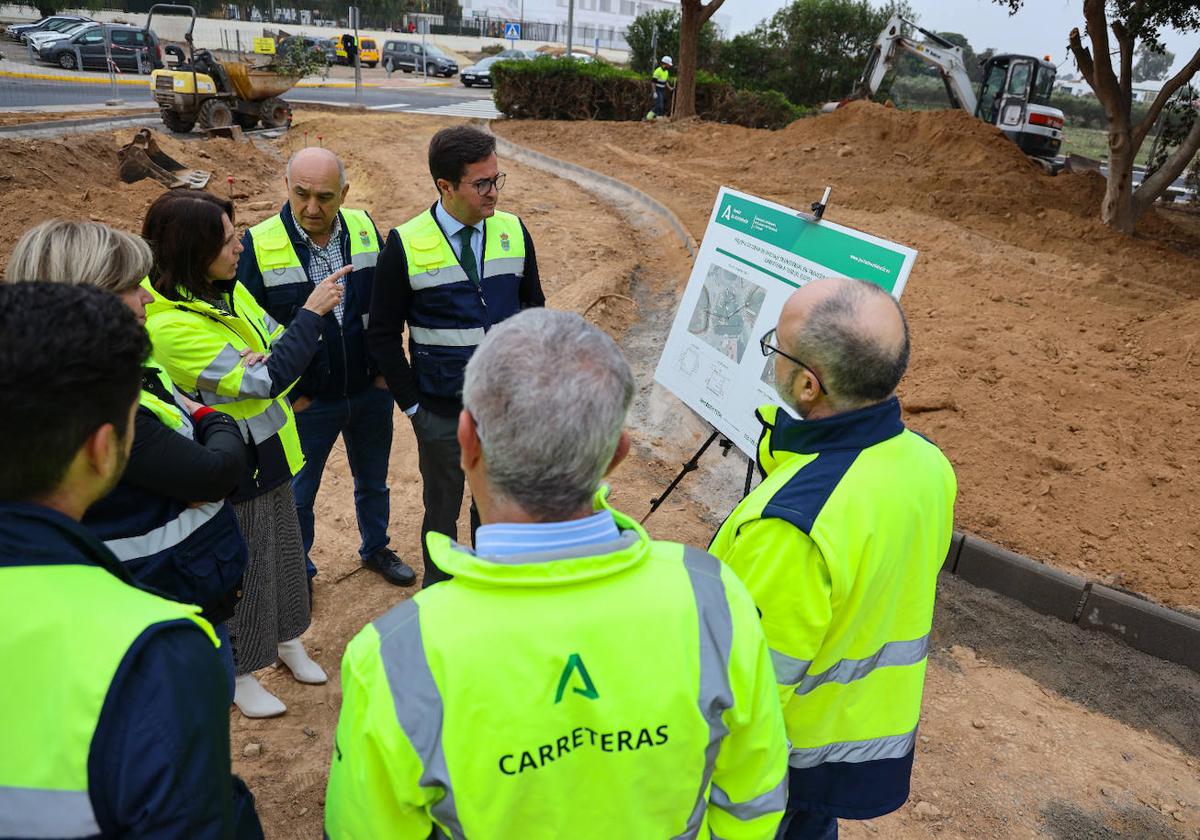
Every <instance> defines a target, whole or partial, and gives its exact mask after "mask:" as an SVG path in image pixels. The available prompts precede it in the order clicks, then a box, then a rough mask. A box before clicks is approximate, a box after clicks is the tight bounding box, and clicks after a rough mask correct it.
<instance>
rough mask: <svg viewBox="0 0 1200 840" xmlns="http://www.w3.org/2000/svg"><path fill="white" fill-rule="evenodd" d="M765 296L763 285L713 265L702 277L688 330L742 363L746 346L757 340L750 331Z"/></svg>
mask: <svg viewBox="0 0 1200 840" xmlns="http://www.w3.org/2000/svg"><path fill="white" fill-rule="evenodd" d="M766 299H767V291H766V289H764V288H763V287H762V286H759V285H758V284H757V283H752V282H751V281H749V280H747V279H746V278H744V277H740V276H739V275H737V274H734V273H733V272H732V271H727V270H726V269H724V268H721V267H720V266H716V265H714V266H712V267H710V268H709V270H708V274H707V275H706V276H705V278H704V286H703V287H702V288H701V290H700V298H699V300H698V301H697V302H696V308H695V309H694V310H693V311H692V318H691V321H690V322H689V323H688V332H690V333H691V334H692V335H694V336H696V337H697V338H699V339H701V340H702V341H704V342H705V343H706V344H709V345H710V346H712V347H714V348H716V349H717V350H718V351H720V352H721V353H724V354H725V355H726V356H728V357H729V358H731V359H733V361H734V362H741V361H742V355H743V354H744V353H745V352H746V348H747V347H749V346H750V345H751V344H753V343H754V341H755V340H756V339H755V337H754V336H752V335H751V332H752V331H753V329H754V322H755V321H756V320H758V313H759V312H760V311H761V310H762V305H763V301H765V300H766Z"/></svg>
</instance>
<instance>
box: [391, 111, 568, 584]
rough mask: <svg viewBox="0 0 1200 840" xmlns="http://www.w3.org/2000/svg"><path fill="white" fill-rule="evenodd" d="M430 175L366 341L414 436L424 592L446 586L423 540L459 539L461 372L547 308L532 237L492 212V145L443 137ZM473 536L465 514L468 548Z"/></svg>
mask: <svg viewBox="0 0 1200 840" xmlns="http://www.w3.org/2000/svg"><path fill="white" fill-rule="evenodd" d="M429 174H430V176H431V177H432V178H433V182H434V185H435V186H436V187H437V190H438V200H437V201H436V202H435V203H434V204H433V206H432V207H430V208H429V209H427V210H424V211H422V212H421V213H420V214H419V215H417V216H416V217H415V218H413V219H410V220H409V221H407V222H405V223H404V224H402V225H400V226H399V227H398V228H396V229H394V230H392V231H391V232H390V233H389V234H388V237H387V242H386V243H385V244H384V248H383V252H382V253H381V254H380V256H379V264H378V266H377V268H376V270H375V277H376V282H375V286H374V290H373V293H372V299H371V312H370V323H369V327H368V333H367V339H368V342H369V345H370V348H371V352H372V354H373V356H374V357H375V359H376V361H377V362H378V364H379V368H380V370H381V371H382V372H383V376H384V378H385V380H386V381H387V385H388V388H389V389H390V390H391V392H392V397H393V398H394V399H395V401H396V405H398V406H399V407H400V409H401V410H402V411H403V412H404V413H405V414H406V415H408V417H409V419H410V420H411V421H412V424H413V432H414V433H415V434H416V438H417V455H418V460H419V465H420V470H421V481H422V485H423V490H422V496H423V501H424V504H425V517H424V520H423V521H422V524H421V550H422V554H423V556H424V562H425V576H424V580H423V584H422V585H423V586H426V587H427V586H429V585H431V584H433V583H436V582H438V581H440V580H446V579H447V577H448V576H447V575H446V574H445V573H443V572H442V571H441V570H440V569H438V568H437V567H436V566H435V565H433V564H432V563H431V562H430V560H429V549H428V547H427V546H426V540H425V536H426V534H428V533H429V532H431V531H432V532H436V533H440V534H446V535H447V536H449V537H450V538H451V539H455V540H457V538H458V516H459V513H460V512H461V510H462V500H463V487H464V482H465V476H464V474H463V470H462V466H461V464H460V460H461V454H460V450H459V444H458V438H457V430H458V415H459V412H460V411H461V410H462V389H463V373H464V371H465V369H466V366H467V362H468V361H469V360H470V358H471V355H472V354H473V353H474V352H475V348H476V347H477V346H478V345H479V343H480V342H481V341H483V337H484V335H485V334H486V333H487V331H488V330H489V329H491V328H492V327H493V326H495V325H496V324H498V323H500V322H501V321H503V320H504V319H506V318H508V317H510V316H512V315H515V314H516V313H518V312H520V311H521V310H522V309H528V308H529V307H533V306H544V305H545V303H546V297H545V295H544V294H543V293H542V286H541V281H540V278H539V276H538V267H537V257H536V255H535V254H534V249H533V240H532V238H531V237H530V235H529V231H528V230H527V229H526V228H525V225H524V224H523V223H522V222H521V220H520V219H519V218H517V217H516V216H515V215H513V214H511V213H505V212H503V211H499V210H497V209H496V203H497V201H498V200H499V198H500V190H501V189H502V188H503V187H504V181H505V174H504V173H503V172H501V171H500V165H499V162H498V161H497V159H496V139H495V138H494V137H493V136H492V135H491V134H488V133H487V132H484V131H480V130H479V129H477V128H473V127H471V126H466V125H463V126H455V127H453V128H446V129H443V130H441V131H439V132H438V133H437V134H435V135H434V137H433V140H432V141H431V142H430V144H429ZM406 328H407V330H408V350H407V353H406V352H405V347H404V331H405V329H406ZM478 527H479V514H478V512H477V511H476V509H475V506H474V504H472V505H471V538H472V542H473V541H474V537H475V530H476V529H477V528H478Z"/></svg>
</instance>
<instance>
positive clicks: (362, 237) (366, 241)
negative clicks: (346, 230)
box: [358, 230, 371, 248]
mask: <svg viewBox="0 0 1200 840" xmlns="http://www.w3.org/2000/svg"><path fill="white" fill-rule="evenodd" d="M358 241H359V242H361V243H362V244H363V247H364V248H369V247H371V235H370V234H369V233H367V232H366V231H365V230H360V231H359V232H358Z"/></svg>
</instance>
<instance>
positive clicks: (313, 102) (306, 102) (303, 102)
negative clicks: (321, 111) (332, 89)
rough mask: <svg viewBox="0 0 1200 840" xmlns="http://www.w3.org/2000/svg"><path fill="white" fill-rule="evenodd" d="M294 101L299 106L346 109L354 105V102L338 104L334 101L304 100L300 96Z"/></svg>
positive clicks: (294, 98)
mask: <svg viewBox="0 0 1200 840" xmlns="http://www.w3.org/2000/svg"><path fill="white" fill-rule="evenodd" d="M293 101H294V102H296V103H297V104H299V105H332V106H334V107H335V108H345V107H347V106H353V105H354V103H353V102H336V101H334V100H332V99H307V98H304V99H302V98H300V97H299V96H294V97H293Z"/></svg>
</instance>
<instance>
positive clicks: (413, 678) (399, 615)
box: [372, 601, 464, 840]
mask: <svg viewBox="0 0 1200 840" xmlns="http://www.w3.org/2000/svg"><path fill="white" fill-rule="evenodd" d="M419 616H420V606H419V605H418V604H417V602H416V601H405V602H404V603H403V604H400V606H398V607H396V608H395V609H393V610H392V611H391V612H388V613H385V614H384V615H383V616H381V617H379V618H377V619H375V621H374V622H372V623H373V624H374V625H375V630H376V632H378V633H379V656H380V659H381V660H382V661H383V670H384V673H385V674H386V675H387V682H388V687H389V688H390V689H391V693H392V700H393V702H394V703H395V704H396V720H397V722H398V723H399V724H400V728H401V729H403V730H404V734H405V735H407V736H408V740H409V742H410V743H411V744H412V746H413V749H414V750H416V753H417V756H418V757H419V758H420V759H421V768H422V770H421V780H420V784H421V786H422V787H432V788H440V789H441V790H443V791H445V795H444V796H443V797H442V798H441V800H440V801H438V802H436V803H435V804H434V805H433V807H432V808H431V809H430V812H431V813H432V814H433V817H434V819H436V820H437V821H438V822H439V823H440V824H441V825H443V826H445V827H446V828H447V829H449V831H450V836H451V837H453V838H455V840H460V838H462V837H464V835H463V830H462V825H460V824H459V821H458V810H457V809H456V808H455V805H454V789H453V788H452V787H451V786H450V771H449V770H448V769H447V767H446V753H445V751H444V750H443V749H442V730H441V723H442V721H443V720H445V710H444V708H443V704H442V694H441V692H440V691H439V690H438V686H437V682H436V681H435V680H434V678H433V672H432V671H430V670H429V661H428V660H427V659H426V658H425V646H424V644H423V642H422V641H421V622H420V618H419Z"/></svg>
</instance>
